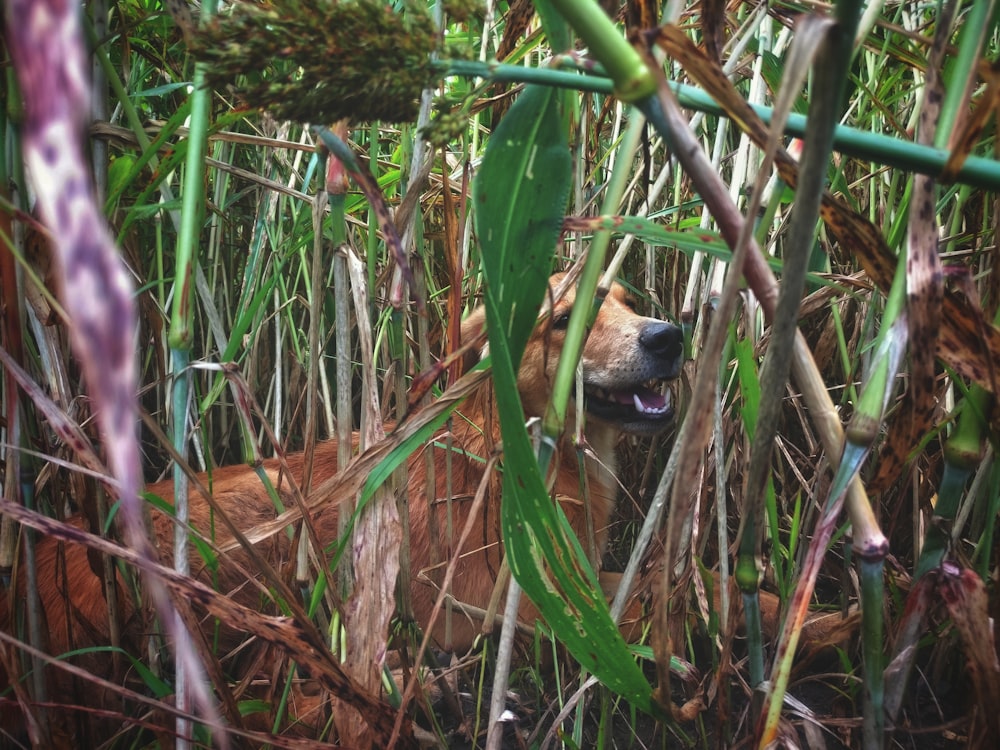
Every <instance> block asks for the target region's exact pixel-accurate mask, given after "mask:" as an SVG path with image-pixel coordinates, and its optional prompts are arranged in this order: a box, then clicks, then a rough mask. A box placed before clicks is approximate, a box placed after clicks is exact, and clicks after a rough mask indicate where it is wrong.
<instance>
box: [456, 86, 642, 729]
mask: <svg viewBox="0 0 1000 750" xmlns="http://www.w3.org/2000/svg"><path fill="white" fill-rule="evenodd" d="M564 101H565V94H563V93H561V92H558V91H554V90H549V89H544V88H538V87H528V88H527V89H526V90H525V92H524V93H523V94H522V95H521V97H520V98H519V99H518V101H517V102H516V103H515V105H514V107H512V108H511V110H510V112H509V113H508V114H507V116H506V117H505V118H504V120H503V122H502V123H501V124H500V126H499V127H498V128H497V130H496V132H495V133H494V134H493V137H492V139H491V140H490V144H489V147H488V148H487V151H486V154H485V156H484V158H483V164H482V167H481V169H480V172H479V175H478V177H477V181H476V184H475V185H474V188H473V194H474V196H475V200H476V208H477V228H478V233H479V238H480V241H481V243H482V245H483V269H484V272H485V275H486V298H485V307H486V319H487V328H488V332H489V340H490V352H491V355H492V360H493V379H494V388H495V394H496V399H497V408H498V410H499V414H500V427H501V433H502V437H503V445H504V465H503V472H504V475H503V487H504V492H503V498H504V499H503V506H502V509H501V525H502V528H503V537H504V548H505V551H506V554H507V560H508V562H509V563H510V568H511V572H512V573H513V575H514V577H515V578H516V579H517V581H518V583H519V584H520V585H521V587H522V588H523V589H524V592H525V593H526V594H527V595H528V597H529V598H530V599H531V600H532V602H534V604H535V606H536V607H538V609H539V611H540V612H541V614H542V616H543V617H544V618H545V620H546V622H547V623H548V624H549V626H550V627H551V628H552V631H553V633H554V634H555V635H556V637H557V638H558V639H559V640H560V641H561V642H562V643H563V644H564V645H565V646H566V648H567V649H569V651H570V653H572V654H573V656H574V657H575V658H576V659H577V661H579V662H580V664H581V665H582V666H583V667H585V668H586V669H588V670H590V671H591V672H593V674H594V675H596V676H597V678H598V679H600V680H601V681H602V682H603V683H604V684H605V685H607V686H608V687H609V688H611V689H612V690H614V691H615V692H617V693H619V694H621V695H623V696H624V697H625V698H627V699H628V700H629V701H630V702H632V703H633V704H634V705H635V706H637V707H638V708H640V709H642V710H645V711H650V710H651V707H652V701H651V689H650V686H649V683H648V682H647V680H646V679H645V677H644V676H643V674H642V671H641V670H640V669H639V667H638V665H637V664H636V662H635V659H634V657H633V656H632V654H631V652H630V651H629V649H628V647H627V646H626V644H625V641H624V640H623V639H622V637H621V635H620V633H619V632H618V628H617V626H616V625H615V623H614V621H613V620H612V619H611V615H610V612H609V610H608V605H607V602H606V601H605V599H604V595H603V594H602V593H601V590H600V587H599V586H598V583H597V576H596V574H595V573H594V571H593V569H592V568H591V566H590V564H589V562H588V561H587V557H586V555H585V554H584V552H583V549H582V547H581V546H580V542H579V540H577V538H576V536H575V535H574V534H573V531H572V529H571V528H570V527H569V524H568V522H567V520H566V517H565V516H564V515H563V513H562V510H561V509H560V507H559V505H558V504H557V503H554V502H553V501H552V499H551V498H550V496H549V494H548V491H547V490H546V487H545V482H544V479H543V477H542V473H541V470H540V468H539V465H538V459H537V457H536V455H535V453H534V450H533V448H532V444H531V441H530V440H529V438H528V433H527V430H526V428H525V424H524V413H523V410H522V407H521V403H520V396H519V395H518V390H517V375H516V373H517V367H518V363H519V362H520V359H521V355H522V354H523V352H524V347H525V344H526V343H527V340H528V337H529V335H530V333H531V329H532V328H533V327H534V323H535V319H536V317H537V314H538V309H539V307H540V305H541V302H542V299H543V297H544V294H545V288H546V283H547V280H548V275H549V270H550V269H551V264H552V255H553V251H554V249H555V244H556V240H557V237H558V233H559V226H560V223H561V219H562V215H563V213H564V211H565V206H566V199H567V194H568V189H569V184H570V176H571V162H570V155H569V149H568V145H567V141H566V134H565V131H564V130H563V129H562V127H561V126H560V123H561V122H562V119H561V110H562V102H564Z"/></svg>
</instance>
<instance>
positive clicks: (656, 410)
mask: <svg viewBox="0 0 1000 750" xmlns="http://www.w3.org/2000/svg"><path fill="white" fill-rule="evenodd" d="M632 402H633V403H634V404H635V410H636V411H637V412H639V413H640V414H665V413H666V412H667V410H668V409H669V408H670V399H669V398H665V399H664V401H663V406H659V407H653V406H646V404H644V403H642V399H641V398H639V394H638V393H633V394H632Z"/></svg>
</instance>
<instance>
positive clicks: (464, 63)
mask: <svg viewBox="0 0 1000 750" xmlns="http://www.w3.org/2000/svg"><path fill="white" fill-rule="evenodd" d="M581 5H582V3H581ZM438 68H439V70H441V72H442V74H443V75H461V76H469V77H477V78H485V79H487V80H492V81H498V82H524V83H544V84H546V85H549V86H560V87H564V88H571V89H576V90H578V91H584V92H588V91H589V92H593V93H601V94H613V93H616V90H615V87H614V84H613V83H612V81H611V79H609V78H605V77H603V76H600V75H581V74H580V73H575V72H567V71H559V70H549V69H536V68H526V67H522V66H519V65H504V64H501V63H483V62H476V61H469V60H442V61H440V62H439V63H438ZM670 88H671V90H672V91H673V92H674V95H675V96H676V97H677V100H678V102H679V103H680V104H681V106H683V107H685V108H688V109H694V110H697V111H699V112H705V113H707V114H713V115H718V116H725V112H724V111H723V110H722V108H721V107H719V105H718V104H716V102H715V100H714V99H712V97H710V96H709V95H708V94H706V93H705V92H704V91H702V90H701V89H699V88H697V87H695V86H691V85H689V84H685V83H679V82H676V81H671V82H670ZM633 101H638V100H633ZM750 106H751V108H752V109H753V110H754V111H755V112H756V113H757V115H758V116H759V117H760V118H761V119H762V120H763V121H764V122H765V123H767V124H770V122H771V120H772V116H773V111H772V109H771V108H770V107H764V106H761V105H756V104H751V105H750ZM810 127H811V125H810V123H809V121H808V119H807V118H806V117H805V116H803V115H800V114H797V113H792V114H790V115H789V116H788V120H787V121H786V122H785V126H784V130H783V132H784V134H785V135H787V136H793V137H796V138H803V137H806V136H807V135H808V134H809V132H810ZM833 147H834V150H836V151H839V152H841V153H843V154H846V155H847V156H853V157H856V158H858V159H864V160H868V161H872V162H874V163H875V164H882V165H885V166H890V167H899V168H901V169H905V170H907V171H910V172H919V173H921V174H929V175H938V174H940V173H941V171H942V170H943V169H944V168H945V165H947V163H948V157H949V153H948V152H947V151H945V150H943V149H940V148H933V147H930V146H920V145H918V144H915V143H913V142H911V141H904V140H901V139H899V138H893V137H891V136H887V135H883V134H881V133H870V132H865V131H861V130H858V129H856V128H852V127H849V126H847V125H837V126H836V127H835V128H834V131H833ZM955 181H956V182H959V183H962V184H966V185H971V186H972V187H978V188H982V189H984V190H1000V162H997V161H996V160H994V159H987V158H985V157H981V156H969V158H968V159H966V161H965V163H964V164H963V166H962V168H961V169H960V170H959V172H958V174H957V175H956V177H955Z"/></svg>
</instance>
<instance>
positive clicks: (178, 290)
mask: <svg viewBox="0 0 1000 750" xmlns="http://www.w3.org/2000/svg"><path fill="white" fill-rule="evenodd" d="M216 7H217V1H216V0H206V2H204V3H202V14H201V19H202V23H205V22H207V20H208V19H210V18H211V17H212V16H213V15H214V14H215V10H216ZM204 82H205V69H204V65H202V64H196V65H195V72H194V79H193V83H194V85H193V89H192V91H191V96H190V99H191V121H190V131H189V133H188V152H187V161H186V165H185V172H184V185H183V188H182V194H181V223H180V227H179V229H178V233H177V266H176V271H175V279H174V285H175V288H174V304H173V310H172V313H171V320H170V333H169V335H168V337H167V340H168V342H169V344H170V360H171V369H172V372H173V373H174V381H173V389H172V392H171V393H172V398H171V400H172V413H173V441H174V449H175V450H176V451H177V455H179V456H181V457H184V456H186V455H187V414H188V400H189V397H190V384H191V381H190V372H189V370H188V365H189V364H190V357H191V352H190V350H191V344H192V336H193V333H192V330H193V299H194V273H193V268H194V266H195V264H196V263H197V248H198V237H199V235H200V233H201V227H202V222H203V219H204V209H205V191H204V185H205V175H204V172H205V152H206V150H207V144H208V126H209V121H210V119H211V97H212V93H211V91H209V90H208V88H207V87H206V86H205V85H204ZM173 475H174V513H175V515H176V516H177V520H178V523H177V525H176V526H175V527H174V569H175V570H176V571H177V572H178V573H181V574H183V575H187V574H188V573H189V563H188V551H187V547H188V533H187V527H188V480H187V474H186V473H185V472H184V471H183V470H182V469H181V467H180V465H179V464H176V463H175V464H174V469H173ZM176 627H177V632H178V633H182V632H185V630H184V626H183V623H182V622H181V621H180V616H179V615H178V616H177V626H176ZM191 677H194V675H191ZM188 679H189V678H188V675H187V674H186V673H185V669H184V664H183V662H181V661H178V663H177V665H176V677H175V680H176V688H175V689H176V705H177V707H178V708H179V709H181V710H183V711H188V710H189V708H190V707H189V697H188V685H187V681H188ZM176 729H177V747H178V748H181V750H184V748H187V747H190V736H191V723H190V721H189V720H187V719H185V718H180V717H178V718H177V720H176Z"/></svg>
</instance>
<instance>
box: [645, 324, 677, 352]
mask: <svg viewBox="0 0 1000 750" xmlns="http://www.w3.org/2000/svg"><path fill="white" fill-rule="evenodd" d="M639 343H641V344H642V345H643V347H645V349H646V350H647V351H648V352H650V353H651V354H655V355H656V356H658V357H663V358H664V359H676V358H678V357H680V356H681V354H682V353H683V351H684V334H683V332H682V331H681V329H680V328H678V327H677V326H675V325H674V324H673V323H662V322H657V323H650V324H649V325H647V326H645V327H644V328H643V329H642V331H641V332H640V333H639Z"/></svg>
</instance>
